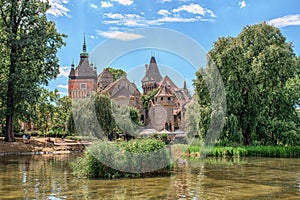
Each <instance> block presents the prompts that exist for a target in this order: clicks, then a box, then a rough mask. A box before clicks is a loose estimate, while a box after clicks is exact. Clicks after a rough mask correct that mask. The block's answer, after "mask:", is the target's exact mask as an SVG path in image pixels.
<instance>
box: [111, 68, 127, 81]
mask: <svg viewBox="0 0 300 200" xmlns="http://www.w3.org/2000/svg"><path fill="white" fill-rule="evenodd" d="M107 70H108V71H109V72H110V73H111V74H112V75H113V78H114V81H116V80H118V79H120V78H122V77H123V76H127V73H126V72H125V71H124V70H122V69H115V68H112V67H108V68H107Z"/></svg>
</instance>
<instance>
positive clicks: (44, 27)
mask: <svg viewBox="0 0 300 200" xmlns="http://www.w3.org/2000/svg"><path fill="white" fill-rule="evenodd" d="M49 8H50V5H49V3H48V1H42V0H0V31H1V34H0V44H1V45H0V51H1V55H3V56H2V57H1V58H0V59H2V60H1V70H3V71H4V74H3V75H1V82H0V84H1V85H3V87H1V92H0V93H1V94H2V95H1V100H0V103H1V104H3V105H4V107H5V109H4V115H5V140H6V141H14V134H13V131H14V130H13V122H14V119H15V118H18V117H19V116H20V115H23V114H24V113H26V111H27V109H26V105H28V104H34V103H35V101H36V100H37V98H38V97H39V96H40V95H39V93H40V91H41V90H40V87H41V85H42V84H47V83H48V81H49V80H50V79H52V78H54V77H56V76H57V74H58V67H59V66H58V58H57V57H56V53H57V49H58V48H60V47H61V46H62V45H64V42H63V37H64V36H65V35H63V34H60V33H58V31H57V30H56V27H55V24H54V22H51V21H49V20H48V19H47V16H46V11H47V10H48V9H49ZM1 72H2V71H1ZM2 76H3V77H2ZM2 78H3V79H4V81H3V82H2V80H3V79H2Z"/></svg>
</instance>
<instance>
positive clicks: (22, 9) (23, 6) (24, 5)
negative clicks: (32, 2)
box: [17, 0, 28, 26]
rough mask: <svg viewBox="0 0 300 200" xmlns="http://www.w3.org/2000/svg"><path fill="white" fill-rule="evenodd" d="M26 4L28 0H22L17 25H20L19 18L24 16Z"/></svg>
mask: <svg viewBox="0 0 300 200" xmlns="http://www.w3.org/2000/svg"><path fill="white" fill-rule="evenodd" d="M27 4H28V0H25V1H22V4H21V11H20V15H19V19H18V20H17V26H19V25H20V23H21V20H22V18H23V17H24V12H25V8H26V7H27Z"/></svg>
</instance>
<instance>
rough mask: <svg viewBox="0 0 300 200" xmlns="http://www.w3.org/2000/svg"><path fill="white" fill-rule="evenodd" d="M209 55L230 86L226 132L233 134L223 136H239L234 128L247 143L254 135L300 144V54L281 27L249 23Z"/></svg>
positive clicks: (265, 140) (263, 139)
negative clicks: (235, 134) (299, 111)
mask: <svg viewBox="0 0 300 200" xmlns="http://www.w3.org/2000/svg"><path fill="white" fill-rule="evenodd" d="M209 56H210V57H211V58H212V60H213V61H214V63H215V65H216V66H217V67H218V69H219V71H220V73H221V75H222V78H223V82H224V85H225V90H226V102H227V123H226V125H225V127H226V128H227V129H230V131H229V132H228V130H225V131H224V132H223V133H227V134H228V133H230V134H231V136H230V135H227V136H226V135H225V136H224V135H223V137H230V138H237V140H239V139H238V138H239V137H238V136H233V135H232V133H231V132H232V131H235V132H238V133H240V134H242V136H243V141H244V144H245V145H249V144H251V142H252V140H253V139H254V140H256V141H259V142H260V143H263V144H270V143H271V144H296V143H298V144H299V143H300V141H299V139H300V133H299V117H298V116H297V113H296V110H295V106H296V105H299V99H300V81H299V66H300V65H299V59H298V58H297V56H296V55H295V53H294V52H293V48H292V44H291V43H287V42H286V39H285V37H284V36H283V35H282V34H281V32H280V30H279V29H278V28H275V27H273V26H271V25H268V24H266V23H260V24H256V25H253V26H247V27H245V28H244V29H243V30H242V32H241V33H240V34H239V35H238V36H237V37H227V38H224V37H223V38H220V39H219V40H218V41H217V42H215V44H214V48H213V49H212V50H211V51H210V52H209ZM198 78H199V77H198ZM197 89H198V88H197ZM198 90H199V89H198ZM197 93H200V92H199V91H197ZM200 104H201V102H200ZM200 106H201V105H200Z"/></svg>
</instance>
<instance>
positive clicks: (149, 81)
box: [142, 56, 162, 94]
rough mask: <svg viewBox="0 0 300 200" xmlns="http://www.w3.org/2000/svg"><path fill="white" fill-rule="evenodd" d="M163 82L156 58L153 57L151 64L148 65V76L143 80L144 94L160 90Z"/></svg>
mask: <svg viewBox="0 0 300 200" xmlns="http://www.w3.org/2000/svg"><path fill="white" fill-rule="evenodd" d="M161 80H162V77H161V75H160V72H159V70H158V66H157V63H156V60H155V57H154V56H151V59H150V64H149V65H146V74H145V76H144V78H143V79H142V88H143V92H144V94H147V93H148V92H151V91H152V90H154V89H155V88H158V86H159V82H160V81H161Z"/></svg>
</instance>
